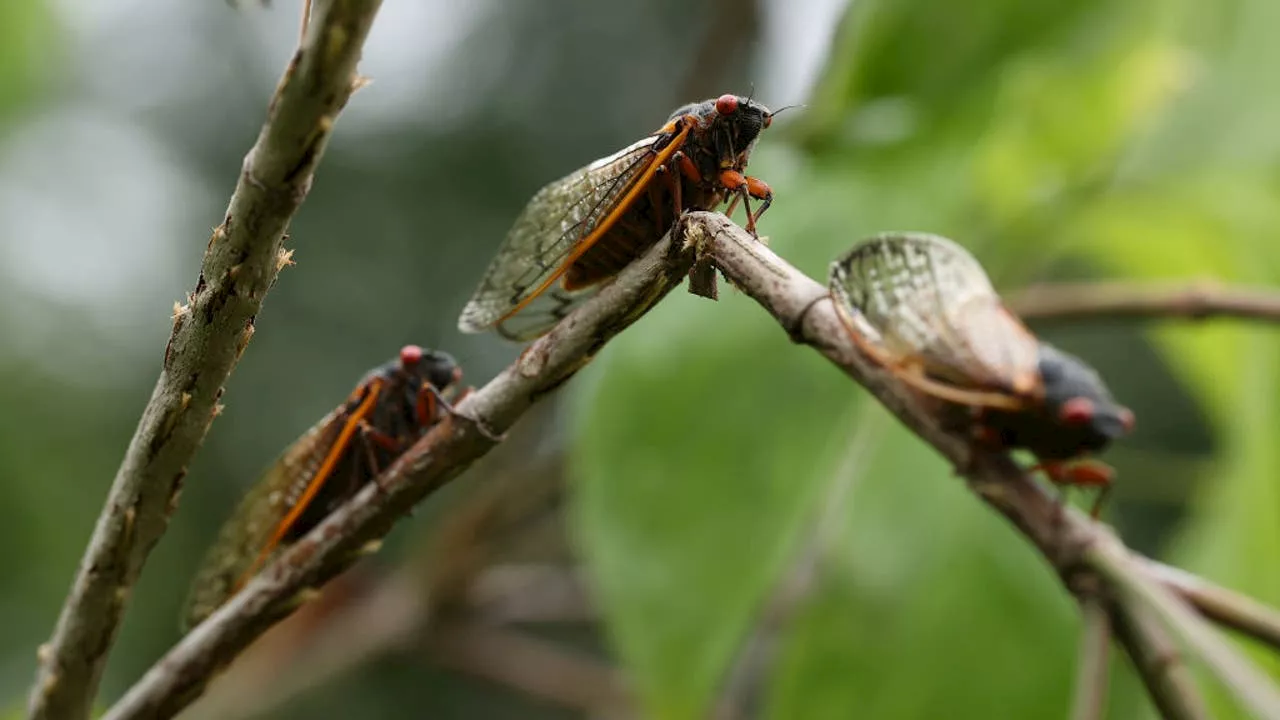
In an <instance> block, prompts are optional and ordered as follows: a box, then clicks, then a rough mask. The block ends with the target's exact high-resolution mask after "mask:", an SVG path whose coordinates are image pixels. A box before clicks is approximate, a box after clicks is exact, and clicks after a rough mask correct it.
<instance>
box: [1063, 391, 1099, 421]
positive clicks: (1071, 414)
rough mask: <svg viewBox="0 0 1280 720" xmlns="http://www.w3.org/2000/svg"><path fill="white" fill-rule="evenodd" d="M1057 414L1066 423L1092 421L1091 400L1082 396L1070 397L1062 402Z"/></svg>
mask: <svg viewBox="0 0 1280 720" xmlns="http://www.w3.org/2000/svg"><path fill="white" fill-rule="evenodd" d="M1058 416H1059V417H1060V418H1062V422H1064V423H1066V424H1068V425H1087V424H1089V423H1090V422H1092V421H1093V401H1092V400H1090V399H1089V398H1084V397H1074V398H1071V399H1070V400H1068V401H1066V402H1065V403H1063V404H1062V409H1061V410H1059V411H1058Z"/></svg>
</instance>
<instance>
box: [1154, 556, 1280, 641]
mask: <svg viewBox="0 0 1280 720" xmlns="http://www.w3.org/2000/svg"><path fill="white" fill-rule="evenodd" d="M1142 562H1143V563H1144V564H1145V565H1146V566H1147V569H1148V571H1149V572H1150V573H1151V575H1152V576H1153V577H1155V578H1156V579H1157V580H1159V581H1160V582H1162V583H1164V584H1165V585H1166V586H1168V587H1169V588H1170V589H1172V590H1173V591H1174V592H1176V593H1177V594H1178V595H1179V596H1181V597H1182V599H1183V600H1185V601H1186V602H1187V603H1189V604H1190V605H1191V606H1192V607H1194V608H1195V609H1196V610H1198V611H1200V614H1202V615H1204V616H1205V617H1207V618H1209V619H1210V620H1213V621H1214V622H1216V623H1219V624H1221V625H1225V626H1226V627H1229V628H1231V629H1233V630H1236V631H1238V632H1241V633H1243V634H1245V635H1248V636H1249V637H1252V638H1254V639H1255V640H1258V641H1261V642H1264V643H1266V644H1268V645H1270V646H1271V647H1272V649H1274V650H1277V651H1280V612H1277V611H1276V610H1274V609H1273V608H1270V607H1267V606H1266V605H1263V604H1262V603H1260V602H1258V601H1257V600H1254V599H1253V598H1249V597H1245V596H1244V595H1241V594H1239V593H1236V592H1232V591H1230V590H1228V589H1226V588H1224V587H1219V586H1217V585H1214V584H1213V583H1211V582H1209V581H1208V580H1205V579H1204V578H1202V577H1200V576H1198V575H1192V574H1191V573H1189V572H1187V571H1186V570H1180V569H1178V568H1175V567H1169V566H1168V565H1164V564H1162V563H1158V562H1155V561H1152V560H1146V559H1142Z"/></svg>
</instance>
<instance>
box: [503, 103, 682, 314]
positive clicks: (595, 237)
mask: <svg viewBox="0 0 1280 720" xmlns="http://www.w3.org/2000/svg"><path fill="white" fill-rule="evenodd" d="M686 117H692V116H686ZM672 125H674V123H672ZM692 128H693V124H692V123H690V122H686V124H685V126H684V129H683V130H681V131H680V132H679V133H678V134H677V135H676V136H675V138H674V139H673V140H672V141H671V143H670V144H669V145H667V146H666V147H665V148H663V149H662V150H661V151H659V152H658V154H657V155H655V156H654V158H653V160H652V161H651V162H650V163H649V167H647V168H645V170H644V172H643V173H641V175H640V179H639V180H637V181H636V182H635V184H634V185H632V186H631V189H630V190H628V191H627V194H626V195H624V196H622V200H621V201H619V202H618V205H617V206H616V207H614V209H613V210H612V211H611V212H610V213H609V214H608V215H607V216H606V217H605V219H604V220H603V221H602V222H601V223H600V224H599V225H597V226H596V229H595V230H592V231H591V234H590V235H588V236H587V237H585V238H583V239H582V240H581V241H580V242H579V243H578V246H577V247H576V248H574V250H573V252H571V253H570V254H569V257H568V258H566V259H565V261H564V262H563V263H562V264H561V265H560V267H558V268H556V271H555V272H553V273H551V276H550V277H548V278H547V279H546V280H544V281H543V282H542V284H541V285H539V286H538V288H537V289H536V290H534V291H533V292H531V293H529V296H528V297H526V298H525V299H523V300H521V301H520V302H519V303H517V304H516V306H515V307H514V308H512V309H511V311H510V312H508V313H507V314H506V315H503V316H502V317H500V318H498V320H497V321H496V322H495V323H494V324H495V325H497V324H500V323H503V322H506V321H507V320H509V319H511V317H512V316H514V315H515V314H516V313H518V312H520V311H521V310H523V309H525V308H526V307H528V306H529V303H531V302H533V301H534V300H535V299H536V298H537V297H538V296H539V295H541V294H542V293H544V292H546V291H547V288H549V287H551V285H552V284H553V283H555V281H557V280H559V279H560V278H561V276H563V275H564V274H565V273H566V272H568V271H569V268H570V267H572V266H573V264H574V263H575V262H577V261H578V258H580V257H582V256H583V255H584V254H585V253H586V252H587V251H588V250H590V249H591V246H593V245H595V244H596V242H598V241H599V240H600V238H601V237H603V236H604V234H605V233H606V232H608V231H609V229H610V228H612V227H613V225H614V223H616V222H618V220H619V219H620V218H621V217H622V215H623V213H625V212H626V211H627V209H628V208H630V207H631V204H632V203H633V202H635V201H636V198H638V197H640V193H641V192H644V189H645V188H646V187H648V185H649V182H650V181H651V180H653V176H654V175H656V174H657V173H658V168H660V167H662V166H663V165H664V164H666V162H667V161H668V160H670V159H671V156H672V155H675V154H676V151H677V150H679V149H680V148H681V147H682V146H683V145H684V142H685V140H686V139H687V138H688V137H689V131H690V130H691V129H692ZM666 129H667V128H665V127H664V128H663V130H666Z"/></svg>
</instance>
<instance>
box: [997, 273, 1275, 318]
mask: <svg viewBox="0 0 1280 720" xmlns="http://www.w3.org/2000/svg"><path fill="white" fill-rule="evenodd" d="M1009 306H1010V307H1011V308H1012V309H1013V311H1014V312H1016V313H1017V314H1018V315H1020V316H1021V317H1022V318H1023V319H1025V320H1032V321H1036V322H1069V321H1079V320H1097V319H1099V318H1127V319H1147V318H1184V319H1187V320H1207V319H1209V318H1225V317H1233V318H1244V319H1249V320H1263V321H1267V322H1280V293H1277V292H1276V291H1274V290H1264V289H1261V288H1259V289H1253V288H1239V287H1225V286H1222V285H1219V284H1217V283H1215V282H1196V283H1190V284H1180V285H1173V284H1149V285H1144V284H1136V283H1132V282H1102V283H1062V284H1046V285H1033V286H1031V287H1029V288H1027V289H1025V290H1023V291H1021V292H1019V293H1015V294H1014V295H1013V296H1012V297H1011V298H1010V302H1009Z"/></svg>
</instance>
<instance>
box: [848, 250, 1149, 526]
mask: <svg viewBox="0 0 1280 720" xmlns="http://www.w3.org/2000/svg"><path fill="white" fill-rule="evenodd" d="M830 290H831V295H832V299H833V300H834V303H835V307H836V310H837V312H838V313H839V315H840V317H841V320H842V321H843V322H844V323H845V326H846V328H847V330H848V331H849V335H850V337H851V339H852V340H853V341H854V343H855V344H856V345H857V346H858V347H859V349H860V350H861V351H862V352H864V353H865V354H866V355H867V356H868V357H870V358H871V359H872V360H874V361H875V362H876V363H878V364H880V365H881V366H883V367H885V368H886V369H888V370H890V371H891V372H892V373H893V374H894V375H895V376H896V377H898V378H899V379H900V380H902V381H903V382H905V383H907V384H909V385H911V386H912V387H914V388H915V389H917V390H918V391H920V392H922V393H924V394H926V395H929V396H932V397H934V398H937V399H939V400H942V401H945V402H946V403H947V404H949V405H951V406H957V407H959V408H963V409H965V410H966V411H967V412H966V413H965V414H964V415H965V422H966V423H967V424H968V426H969V428H970V429H971V431H972V433H973V437H974V439H975V441H978V442H981V443H983V444H984V445H987V446H988V447H993V448H999V449H1012V448H1023V449H1026V450H1029V451H1030V452H1031V453H1032V454H1034V455H1035V456H1036V457H1037V459H1038V460H1039V464H1038V465H1037V466H1036V468H1035V469H1040V470H1043V471H1044V472H1045V474H1046V475H1048V477H1049V478H1050V479H1051V480H1052V481H1054V482H1055V483H1058V484H1064V485H1082V486H1095V487H1099V488H1101V489H1102V491H1103V493H1105V491H1106V489H1107V488H1108V487H1109V486H1110V484H1111V480H1112V476H1113V472H1112V470H1111V468H1109V467H1107V466H1106V465H1103V464H1101V463H1097V462H1084V461H1081V460H1082V458H1085V457H1086V456H1088V455H1090V454H1092V453H1097V452H1100V451H1102V450H1103V449H1105V448H1106V447H1107V446H1108V445H1109V444H1110V443H1111V442H1112V441H1113V440H1115V439H1117V438H1119V437H1122V436H1124V435H1126V434H1128V433H1129V432H1130V431H1132V429H1133V423H1134V417H1133V413H1132V412H1131V411H1130V410H1129V409H1128V408H1126V407H1123V406H1121V405H1119V404H1118V403H1117V402H1116V401H1115V400H1114V399H1113V398H1112V395H1111V392H1110V391H1109V390H1108V389H1107V386H1106V385H1105V384H1104V383H1103V381H1102V378H1101V377H1099V376H1098V373H1097V372H1095V371H1094V370H1093V368H1091V367H1089V365H1087V364H1086V363H1085V362H1084V361H1083V360H1081V359H1080V358H1078V357H1075V356H1074V355H1071V354H1068V353H1066V352H1063V351H1062V350H1058V349H1057V348H1054V347H1052V346H1051V345H1049V344H1048V343H1044V342H1041V341H1039V340H1038V339H1037V338H1036V337H1035V336H1034V335H1032V334H1031V331H1029V330H1028V329H1027V328H1026V326H1025V325H1023V324H1022V322H1021V321H1020V320H1019V319H1018V318H1017V317H1016V316H1015V315H1014V314H1013V313H1012V312H1010V311H1009V310H1008V309H1007V308H1006V307H1005V306H1004V304H1003V303H1002V302H1001V300H1000V297H999V296H998V295H997V294H996V291H995V289H994V288H993V287H992V285H991V280H990V279H989V278H988V277H987V274H986V272H985V271H983V269H982V266H981V265H980V264H978V261H977V260H976V259H974V257H973V256H972V255H970V254H969V253H968V252H967V251H966V250H965V249H964V248H962V247H960V246H959V245H957V244H956V243H954V242H952V241H950V240H948V239H946V238H943V237H939V236H937V235H929V234H924V233H902V234H884V235H878V236H875V237H872V238H870V239H868V240H866V241H863V242H862V243H860V244H859V245H857V246H856V247H854V248H853V249H852V250H851V251H849V252H848V253H847V254H845V255H844V256H842V257H840V258H839V259H837V260H836V261H835V262H834V263H832V265H831V276H830ZM1101 500H1102V493H1100V494H1099V499H1098V503H1096V504H1095V507H1094V512H1095V514H1096V513H1097V511H1098V509H1099V507H1100V503H1101Z"/></svg>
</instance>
